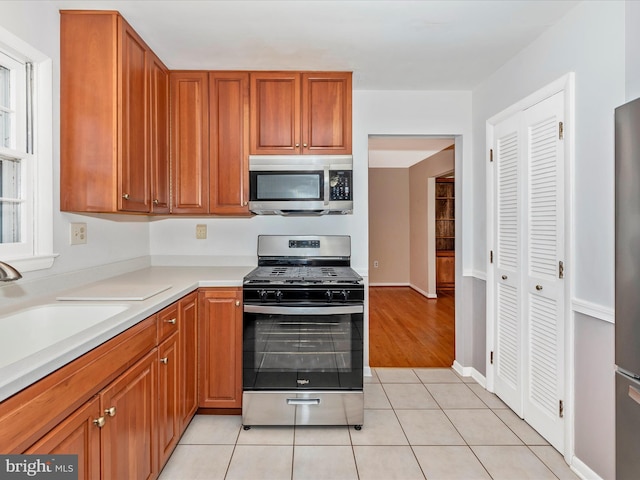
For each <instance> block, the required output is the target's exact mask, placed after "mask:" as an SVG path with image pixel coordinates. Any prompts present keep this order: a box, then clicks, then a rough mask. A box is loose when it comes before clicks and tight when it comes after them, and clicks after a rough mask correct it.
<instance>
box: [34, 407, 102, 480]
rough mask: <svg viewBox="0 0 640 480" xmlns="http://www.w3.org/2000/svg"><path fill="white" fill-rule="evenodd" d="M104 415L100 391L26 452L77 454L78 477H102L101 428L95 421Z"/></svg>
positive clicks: (84, 478) (90, 478)
mask: <svg viewBox="0 0 640 480" xmlns="http://www.w3.org/2000/svg"><path fill="white" fill-rule="evenodd" d="M100 416H101V413H100V397H98V396H97V395H96V396H95V397H93V398H92V399H91V400H89V401H88V402H87V403H85V404H84V405H83V406H82V407H80V408H78V409H77V410H76V411H75V412H74V413H72V414H71V415H69V417H67V418H66V419H65V420H64V421H62V422H61V423H60V424H59V425H58V426H57V427H56V428H54V429H53V430H51V432H49V433H48V434H47V435H45V436H44V437H43V438H42V439H41V440H40V441H38V442H37V443H36V444H35V445H33V446H32V447H31V448H29V449H28V450H27V451H26V452H25V453H41V454H69V453H71V454H76V455H78V480H93V479H96V478H100V429H99V428H97V426H96V425H95V423H94V421H95V420H96V419H97V418H99V417H100Z"/></svg>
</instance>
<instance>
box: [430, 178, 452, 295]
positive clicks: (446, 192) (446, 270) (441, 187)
mask: <svg viewBox="0 0 640 480" xmlns="http://www.w3.org/2000/svg"><path fill="white" fill-rule="evenodd" d="M435 200H436V205H435V207H436V208H435V210H436V290H453V289H454V288H455V281H456V279H455V240H456V234H455V179H453V178H437V179H436V194H435Z"/></svg>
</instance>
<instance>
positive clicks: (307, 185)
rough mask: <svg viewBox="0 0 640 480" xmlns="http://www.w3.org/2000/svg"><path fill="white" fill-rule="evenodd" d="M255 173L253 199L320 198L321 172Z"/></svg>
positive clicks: (322, 180)
mask: <svg viewBox="0 0 640 480" xmlns="http://www.w3.org/2000/svg"><path fill="white" fill-rule="evenodd" d="M253 174H254V175H255V195H252V197H253V198H252V199H255V200H322V197H321V192H322V189H323V188H324V187H323V184H324V173H323V172H305V173H298V172H291V173H288V172H282V173H272V172H269V173H263V172H253Z"/></svg>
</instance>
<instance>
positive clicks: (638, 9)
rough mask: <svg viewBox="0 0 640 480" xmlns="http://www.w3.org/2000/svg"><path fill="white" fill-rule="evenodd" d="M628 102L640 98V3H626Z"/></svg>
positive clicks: (630, 0) (629, 0)
mask: <svg viewBox="0 0 640 480" xmlns="http://www.w3.org/2000/svg"><path fill="white" fill-rule="evenodd" d="M624 5H625V17H626V25H625V35H626V52H625V53H626V62H625V63H626V68H627V71H626V100H627V101H630V100H634V99H636V98H638V97H640V28H638V25H640V2H638V1H637V0H627V1H626V2H625V4H624Z"/></svg>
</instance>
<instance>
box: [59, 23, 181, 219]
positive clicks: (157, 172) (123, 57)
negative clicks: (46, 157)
mask: <svg viewBox="0 0 640 480" xmlns="http://www.w3.org/2000/svg"><path fill="white" fill-rule="evenodd" d="M60 13H61V20H60V22H61V24H60V25H61V34H60V57H61V58H60V63H61V67H60V95H61V107H60V108H61V115H60V117H61V119H60V123H61V138H60V208H61V210H63V211H81V212H107V213H115V212H135V213H156V212H158V213H161V212H166V211H167V206H168V192H169V188H168V178H169V177H168V168H169V157H168V149H167V148H166V141H167V138H166V135H167V132H168V130H167V128H168V115H167V102H168V96H167V95H168V89H167V88H168V87H167V84H166V82H167V77H166V75H167V69H166V67H165V66H164V65H163V64H162V62H161V61H160V60H159V59H158V58H157V57H156V56H155V55H154V54H153V52H152V51H151V49H149V47H148V46H147V45H146V44H145V43H144V41H143V40H142V39H141V38H140V37H139V36H138V35H137V34H136V32H135V31H134V30H133V29H132V28H131V26H130V25H129V24H128V23H127V22H126V21H125V20H124V19H123V18H122V17H121V16H120V15H119V14H118V12H113V11H62V12H60ZM152 189H153V191H152Z"/></svg>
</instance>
